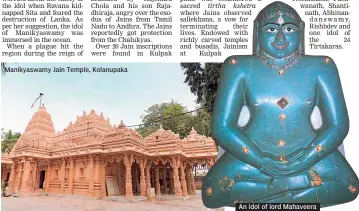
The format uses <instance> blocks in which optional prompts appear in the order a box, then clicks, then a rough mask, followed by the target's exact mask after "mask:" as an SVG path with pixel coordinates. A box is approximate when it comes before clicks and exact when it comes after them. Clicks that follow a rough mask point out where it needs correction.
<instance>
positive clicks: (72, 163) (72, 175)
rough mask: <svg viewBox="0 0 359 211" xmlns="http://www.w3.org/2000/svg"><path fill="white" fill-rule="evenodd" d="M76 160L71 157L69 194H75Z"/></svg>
mask: <svg viewBox="0 0 359 211" xmlns="http://www.w3.org/2000/svg"><path fill="white" fill-rule="evenodd" d="M74 176H75V175H74V159H73V158H72V157H70V172H69V193H70V194H73V192H74Z"/></svg>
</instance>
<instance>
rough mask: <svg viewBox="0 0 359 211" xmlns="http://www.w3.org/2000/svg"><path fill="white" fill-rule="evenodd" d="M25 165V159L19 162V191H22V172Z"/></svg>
mask: <svg viewBox="0 0 359 211" xmlns="http://www.w3.org/2000/svg"><path fill="white" fill-rule="evenodd" d="M24 165H25V161H24V160H21V161H20V163H19V171H18V172H17V178H18V181H17V190H18V191H20V188H21V183H22V178H23V175H22V174H21V173H22V168H23V166H24Z"/></svg>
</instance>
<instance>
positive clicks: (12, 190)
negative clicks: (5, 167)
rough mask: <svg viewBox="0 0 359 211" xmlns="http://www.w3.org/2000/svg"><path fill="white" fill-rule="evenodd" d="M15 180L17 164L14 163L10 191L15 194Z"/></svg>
mask: <svg viewBox="0 0 359 211" xmlns="http://www.w3.org/2000/svg"><path fill="white" fill-rule="evenodd" d="M15 178H16V162H13V164H12V166H11V172H10V178H9V191H10V193H14V192H15Z"/></svg>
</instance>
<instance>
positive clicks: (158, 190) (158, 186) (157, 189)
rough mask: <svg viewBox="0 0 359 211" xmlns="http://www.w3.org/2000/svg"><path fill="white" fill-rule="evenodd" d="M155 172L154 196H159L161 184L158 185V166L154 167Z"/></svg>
mask: <svg viewBox="0 0 359 211" xmlns="http://www.w3.org/2000/svg"><path fill="white" fill-rule="evenodd" d="M155 174H156V179H155V183H156V196H161V185H160V169H159V168H158V167H156V168H155Z"/></svg>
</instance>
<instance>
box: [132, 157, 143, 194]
mask: <svg viewBox="0 0 359 211" xmlns="http://www.w3.org/2000/svg"><path fill="white" fill-rule="evenodd" d="M131 175H132V192H133V195H134V196H137V195H140V194H141V187H140V179H141V178H140V165H139V164H138V163H137V162H134V163H133V164H132V166H131Z"/></svg>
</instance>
